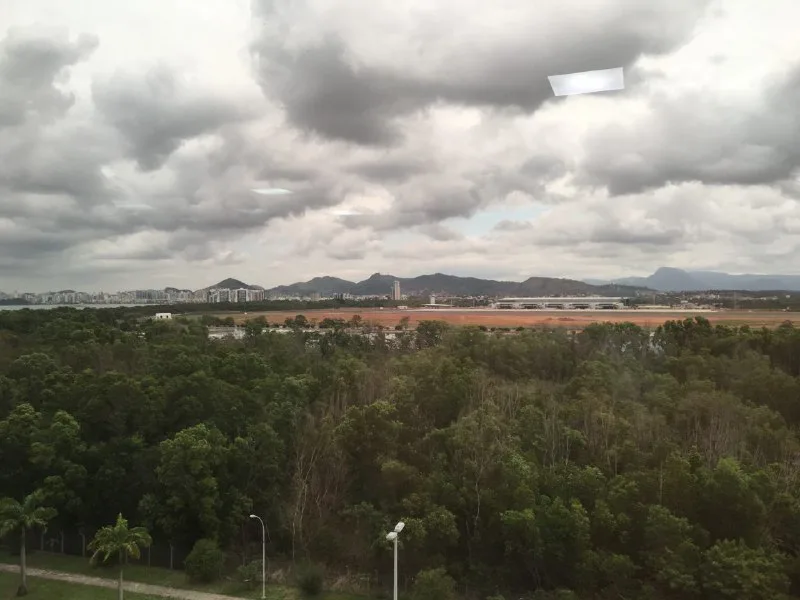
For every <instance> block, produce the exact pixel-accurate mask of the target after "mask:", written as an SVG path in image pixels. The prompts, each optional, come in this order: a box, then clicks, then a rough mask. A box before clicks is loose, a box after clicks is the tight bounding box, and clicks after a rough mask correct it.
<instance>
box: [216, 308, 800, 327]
mask: <svg viewBox="0 0 800 600" xmlns="http://www.w3.org/2000/svg"><path fill="white" fill-rule="evenodd" d="M298 314H303V315H305V316H306V318H308V319H309V320H316V321H317V322H319V321H321V320H323V319H345V320H350V319H351V318H352V317H353V315H360V316H361V319H362V321H363V322H364V323H371V324H376V325H378V324H380V325H384V326H387V325H388V326H394V325H397V324H398V323H399V322H400V319H402V318H403V317H408V319H409V324H410V325H411V326H414V325H416V324H417V323H419V322H420V321H426V320H439V321H446V322H448V323H452V324H454V325H485V326H487V327H518V326H525V327H532V326H550V327H568V328H570V329H582V328H583V327H586V326H587V325H589V324H591V323H609V322H610V323H624V322H629V323H635V324H636V325H639V326H641V327H657V326H658V325H661V324H663V323H664V322H666V321H675V320H682V319H686V318H689V317H694V316H700V317H703V318H705V319H708V320H709V321H710V322H711V323H720V324H722V323H724V324H729V325H750V326H751V327H777V326H778V325H780V324H781V323H783V322H785V321H792V322H793V323H795V324H800V313H786V312H783V311H741V310H740V311H733V310H727V311H681V310H674V311H667V310H658V311H656V310H652V311H651V310H597V311H589V310H575V311H572V310H491V309H433V310H396V309H384V310H379V309H375V308H369V309H354V308H347V309H339V310H298V311H280V312H278V311H276V312H249V313H225V314H216V315H215V316H218V317H231V316H232V317H233V319H234V321H235V322H236V323H237V324H240V323H244V322H245V321H247V320H248V319H254V318H256V317H260V316H263V317H265V318H266V319H267V321H268V322H270V323H282V322H283V321H284V320H286V319H287V318H292V317H295V316H297V315H298Z"/></svg>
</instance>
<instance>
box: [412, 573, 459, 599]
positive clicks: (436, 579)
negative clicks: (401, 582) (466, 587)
mask: <svg viewBox="0 0 800 600" xmlns="http://www.w3.org/2000/svg"><path fill="white" fill-rule="evenodd" d="M411 597H412V598H413V600H455V597H456V582H455V580H454V579H453V578H452V577H450V575H448V574H447V571H445V570H444V569H443V568H442V567H438V568H436V569H426V570H424V571H420V572H419V573H418V574H417V576H416V577H415V578H414V586H413V587H412V588H411Z"/></svg>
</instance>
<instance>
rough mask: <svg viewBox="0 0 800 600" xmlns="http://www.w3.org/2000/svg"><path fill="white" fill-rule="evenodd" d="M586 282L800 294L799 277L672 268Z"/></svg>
mask: <svg viewBox="0 0 800 600" xmlns="http://www.w3.org/2000/svg"><path fill="white" fill-rule="evenodd" d="M586 282H587V283H592V284H595V285H597V284H601V283H605V284H608V283H618V284H621V285H633V286H642V287H648V288H652V289H654V290H658V291H660V292H694V291H705V290H741V291H752V292H766V291H776V290H784V291H790V292H797V291H800V276H798V275H750V274H746V275H731V274H729V273H721V272H717V271H684V270H683V269H675V268H671V267H661V268H659V269H657V270H656V272H655V273H653V274H652V275H649V276H648V277H624V278H622V279H615V280H613V281H607V282H602V281H599V280H597V279H587V280H586Z"/></svg>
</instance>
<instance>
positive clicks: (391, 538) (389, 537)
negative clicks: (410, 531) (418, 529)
mask: <svg viewBox="0 0 800 600" xmlns="http://www.w3.org/2000/svg"><path fill="white" fill-rule="evenodd" d="M386 539H387V540H389V541H390V542H393V541H395V540H396V539H397V532H396V531H390V532H389V533H387V534H386Z"/></svg>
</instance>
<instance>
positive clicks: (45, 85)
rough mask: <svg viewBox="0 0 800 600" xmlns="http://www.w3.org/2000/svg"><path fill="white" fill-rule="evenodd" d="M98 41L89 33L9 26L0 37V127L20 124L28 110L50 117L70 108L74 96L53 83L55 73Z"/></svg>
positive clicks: (91, 48) (86, 56) (79, 59)
mask: <svg viewBox="0 0 800 600" xmlns="http://www.w3.org/2000/svg"><path fill="white" fill-rule="evenodd" d="M97 44H98V40H97V38H96V37H95V36H89V35H83V36H80V37H78V38H77V39H76V40H74V41H72V40H70V39H69V37H68V36H67V34H66V32H63V31H57V32H53V31H41V30H38V29H24V30H23V29H11V30H9V31H8V33H7V35H6V37H5V38H3V40H2V41H0V130H2V129H3V128H4V127H13V126H18V125H22V124H23V123H24V122H25V120H26V118H27V117H28V116H29V115H31V114H35V115H36V116H38V117H39V118H50V117H55V116H58V115H61V114H63V113H64V112H65V111H67V110H69V108H70V107H71V106H72V104H73V102H74V100H75V99H74V96H73V95H72V94H71V93H69V92H64V91H62V90H59V89H58V88H57V87H56V85H55V83H56V79H57V76H58V75H59V74H60V73H61V72H62V71H63V70H64V69H66V68H68V67H70V66H72V65H75V64H77V63H78V62H80V61H82V60H85V59H86V58H88V57H89V56H90V55H91V53H92V52H93V51H94V50H95V48H97Z"/></svg>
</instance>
